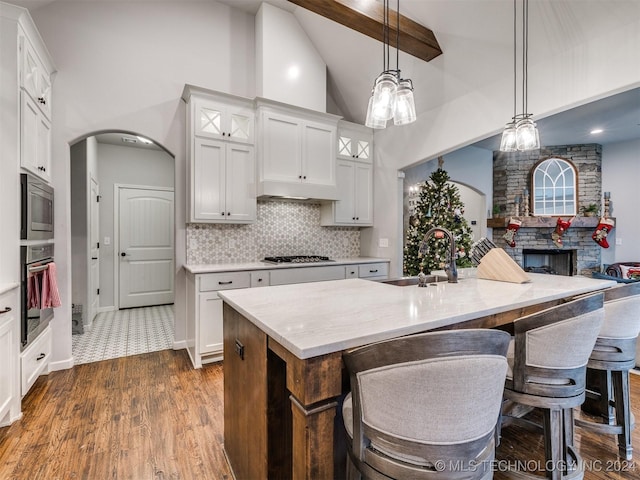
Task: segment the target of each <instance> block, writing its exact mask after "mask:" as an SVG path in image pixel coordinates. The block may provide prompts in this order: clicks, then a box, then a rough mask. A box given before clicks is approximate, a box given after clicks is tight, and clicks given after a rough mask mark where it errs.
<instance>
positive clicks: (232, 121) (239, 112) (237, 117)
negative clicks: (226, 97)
mask: <svg viewBox="0 0 640 480" xmlns="http://www.w3.org/2000/svg"><path fill="white" fill-rule="evenodd" d="M195 105H196V108H195V118H194V127H195V135H196V136H199V137H207V138H216V139H220V140H231V141H235V142H241V143H250V144H252V143H253V129H254V123H255V120H254V118H255V114H254V111H253V105H252V104H250V103H247V104H242V103H240V102H231V101H228V102H223V101H211V100H209V99H201V98H198V99H196V103H195Z"/></svg>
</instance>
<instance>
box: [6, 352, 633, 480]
mask: <svg viewBox="0 0 640 480" xmlns="http://www.w3.org/2000/svg"><path fill="white" fill-rule="evenodd" d="M222 375H223V371H222V364H211V365H207V366H205V367H204V368H202V369H199V370H194V369H193V368H191V364H190V362H189V359H188V357H187V355H186V352H185V351H178V352H174V351H172V350H164V351H160V352H153V353H148V354H144V355H138V356H132V357H123V358H118V359H113V360H105V361H102V362H96V363H89V364H84V365H79V366H76V367H74V368H73V369H70V370H64V371H60V372H53V373H51V374H50V375H48V376H43V377H40V378H39V379H38V380H37V382H36V384H35V386H34V387H33V389H32V391H31V392H29V394H28V395H27V396H26V397H25V399H24V401H23V414H24V416H23V418H22V419H21V420H19V421H17V422H16V423H14V424H13V425H12V426H10V427H6V428H2V429H0V479H2V480H9V479H12V480H13V479H16V480H18V479H19V480H27V479H28V480H54V479H61V480H66V479H82V480H102V479H108V478H109V479H113V480H116V479H131V480H142V479H155V480H167V479H176V480H177V479H184V480H196V479H197V480H213V479H228V480H231V479H232V478H233V477H232V475H231V472H230V470H229V467H228V465H227V462H226V460H225V457H224V453H223V445H222V444H223V397H224V395H223V377H222ZM631 390H632V398H633V401H632V404H633V405H634V406H635V408H634V409H633V410H634V413H635V416H636V417H637V418H640V376H637V375H632V376H631ZM633 440H634V445H636V448H637V449H638V451H639V452H640V429H637V430H636V431H635V432H634V439H633ZM576 441H577V447H578V449H579V451H580V453H581V454H582V456H583V459H584V460H585V466H586V472H585V479H586V480H592V479H593V480H596V479H625V480H627V479H640V456H639V455H640V453H637V454H636V457H638V460H636V461H633V462H623V461H621V460H620V459H618V457H617V456H616V452H617V446H616V442H615V439H614V437H613V436H607V437H601V436H597V435H595V434H593V433H588V432H584V431H583V430H581V429H579V428H578V429H576ZM542 452H543V441H542V436H541V435H538V434H536V433H532V432H530V431H527V430H525V429H523V428H522V427H519V426H516V425H511V426H509V427H506V428H504V429H503V437H502V443H501V445H500V447H499V449H498V454H497V458H498V461H497V462H496V464H495V470H496V474H495V477H494V478H496V479H497V480H501V479H504V478H507V475H506V473H507V472H506V470H508V469H514V468H520V469H522V468H523V467H524V468H529V467H532V466H537V465H538V464H543V460H542V455H543V453H542ZM516 460H522V461H524V462H525V463H522V462H521V463H520V464H519V465H518V464H516Z"/></svg>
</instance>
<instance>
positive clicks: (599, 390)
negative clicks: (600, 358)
mask: <svg viewBox="0 0 640 480" xmlns="http://www.w3.org/2000/svg"><path fill="white" fill-rule="evenodd" d="M611 394H612V385H611V373H610V372H609V371H607V370H595V369H593V368H587V375H586V398H585V401H584V403H583V404H582V406H581V409H582V411H583V412H586V413H589V414H591V415H598V416H600V417H602V418H603V419H604V422H605V423H606V424H608V425H614V424H615V416H614V412H613V409H612V407H611V404H610V400H611Z"/></svg>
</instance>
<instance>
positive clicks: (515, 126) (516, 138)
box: [500, 0, 540, 152]
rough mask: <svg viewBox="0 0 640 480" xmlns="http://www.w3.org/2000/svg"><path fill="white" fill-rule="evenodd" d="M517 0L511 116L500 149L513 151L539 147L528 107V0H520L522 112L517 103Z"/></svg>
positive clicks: (503, 133)
mask: <svg viewBox="0 0 640 480" xmlns="http://www.w3.org/2000/svg"><path fill="white" fill-rule="evenodd" d="M517 1H518V0H513V117H512V118H511V122H509V123H507V125H506V126H505V128H504V131H503V132H502V140H501V142H500V150H501V151H502V152H515V151H525V150H535V149H538V148H540V135H539V133H538V128H537V126H536V124H535V122H534V121H533V120H532V119H531V117H532V116H533V115H532V114H530V113H527V109H528V99H527V97H528V57H529V0H522V113H520V114H517V113H516V104H517V63H518V62H517Z"/></svg>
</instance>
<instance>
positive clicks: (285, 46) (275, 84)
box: [256, 3, 327, 112]
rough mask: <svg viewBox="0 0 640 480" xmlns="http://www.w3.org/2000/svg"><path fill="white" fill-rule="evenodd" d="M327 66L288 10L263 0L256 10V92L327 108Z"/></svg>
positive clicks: (301, 104) (292, 101)
mask: <svg viewBox="0 0 640 480" xmlns="http://www.w3.org/2000/svg"><path fill="white" fill-rule="evenodd" d="M326 77H327V66H326V65H325V63H324V61H323V60H322V57H321V56H320V54H319V53H318V51H317V50H316V48H315V47H314V45H313V44H312V43H311V40H309V37H307V34H306V33H305V32H304V30H302V27H301V26H300V24H299V23H298V21H297V20H296V18H295V17H294V16H293V14H291V13H289V12H285V11H284V10H281V9H279V8H276V7H274V6H272V5H269V4H268V3H263V4H262V5H261V6H260V10H258V13H257V14H256V95H257V96H259V97H264V98H269V99H271V100H277V101H279V102H283V103H287V104H289V105H296V106H298V107H304V108H309V109H311V110H316V111H319V112H324V111H325V109H326V106H327V99H326V92H327V81H326Z"/></svg>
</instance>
